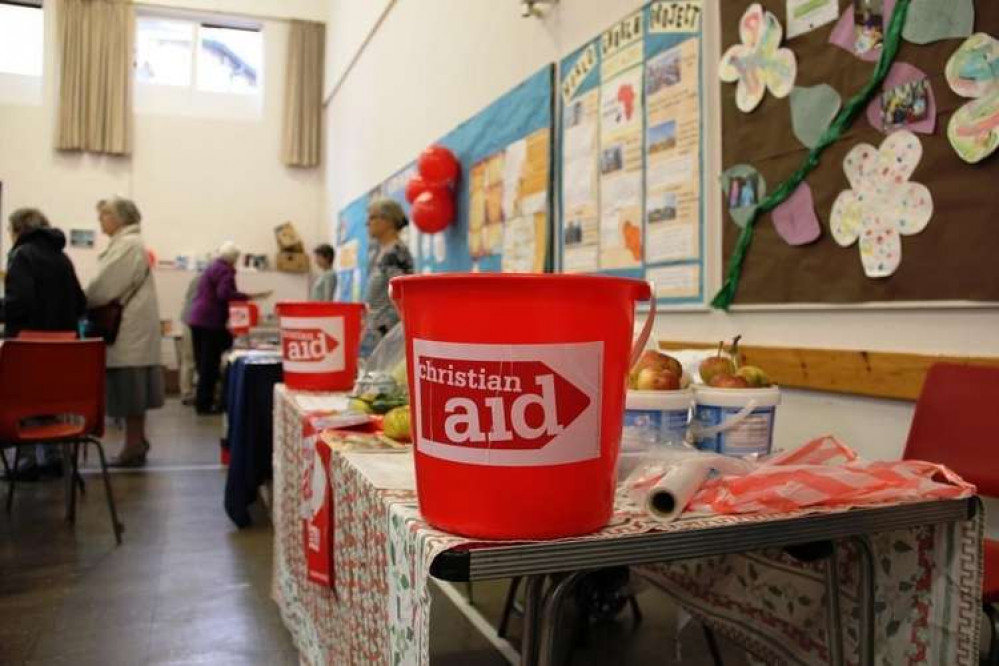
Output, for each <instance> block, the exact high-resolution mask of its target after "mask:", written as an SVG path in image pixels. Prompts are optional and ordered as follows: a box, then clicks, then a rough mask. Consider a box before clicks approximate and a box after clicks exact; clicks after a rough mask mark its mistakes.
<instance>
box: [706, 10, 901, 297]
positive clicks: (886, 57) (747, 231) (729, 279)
mask: <svg viewBox="0 0 999 666" xmlns="http://www.w3.org/2000/svg"><path fill="white" fill-rule="evenodd" d="M910 2H911V0H898V2H896V3H895V12H894V14H892V17H891V23H890V24H889V26H888V31H887V33H886V34H885V37H884V43H883V45H882V47H881V58H880V59H879V60H878V64H877V66H876V67H875V68H874V74H872V75H871V80H870V81H868V82H867V85H865V86H864V87H863V88H862V89H861V90H860V92H858V93H857V94H856V95H854V96H853V97H851V98H850V100H849V101H848V102H847V103H846V105H845V106H844V107H843V108H842V110H840V112H839V115H837V116H836V118H835V119H834V120H833V121H832V124H831V125H829V127H828V129H826V131H825V132H824V133H823V134H822V136H821V137H820V138H819V142H818V143H817V144H816V145H815V147H814V148H812V149H811V150H810V151H809V152H808V156H807V157H806V158H805V161H804V163H803V164H802V165H801V166H800V167H798V169H797V171H795V172H794V173H793V174H791V177H790V178H788V179H787V180H785V181H784V182H783V183H781V184H780V185H778V186H777V187H776V188H774V191H773V192H771V193H770V194H769V195H768V196H767V198H766V199H764V200H763V201H761V202H760V205H759V206H758V207H757V209H756V212H755V213H754V214H753V216H752V217H751V218H750V219H749V222H748V223H747V224H746V226H745V227H744V228H743V230H742V233H741V234H739V240H738V242H737V243H736V245H735V250H734V251H733V252H732V256H730V257H729V260H728V268H727V269H726V271H725V283H724V284H723V285H722V288H721V289H720V290H719V291H718V293H717V294H715V297H714V298H713V299H711V307H713V308H717V309H719V310H728V309H729V307H730V306H731V305H732V301H734V300H735V295H736V292H738V290H739V278H740V276H741V275H742V264H743V263H744V262H745V260H746V252H747V251H748V250H749V244H750V243H751V242H752V240H753V228H754V227H755V226H756V222H757V220H759V219H760V215H761V214H763V213H768V212H770V211H771V210H773V209H774V208H776V207H777V206H779V205H780V204H782V203H784V201H785V200H786V199H787V198H788V197H789V196H791V194H792V193H793V192H794V190H795V189H796V188H797V187H798V185H800V184H801V182H802V181H803V180H805V178H806V177H807V176H808V174H810V173H811V172H812V171H813V170H814V169H815V167H817V166H818V165H819V158H820V157H821V156H822V153H823V152H824V151H825V149H826V148H828V147H829V146H830V145H832V144H833V143H835V142H836V141H838V140H839V139H840V138H841V137H842V136H843V132H844V131H846V129H847V128H848V127H849V126H850V125H851V124H852V123H853V121H854V120H855V119H856V118H857V116H858V115H860V113H861V112H862V111H863V110H864V109H866V108H867V104H868V102H870V100H871V97H873V96H874V94H875V92H877V90H878V88H879V87H880V86H881V83H882V82H883V81H884V79H885V77H886V76H888V70H889V69H891V64H892V63H893V62H894V61H895V56H896V54H897V53H898V47H899V43H900V42H901V37H902V27H903V26H904V25H905V15H906V13H907V12H908V10H909V3H910Z"/></svg>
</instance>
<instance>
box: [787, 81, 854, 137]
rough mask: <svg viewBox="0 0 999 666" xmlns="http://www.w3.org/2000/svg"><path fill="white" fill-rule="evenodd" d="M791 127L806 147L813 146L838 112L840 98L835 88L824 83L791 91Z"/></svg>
mask: <svg viewBox="0 0 999 666" xmlns="http://www.w3.org/2000/svg"><path fill="white" fill-rule="evenodd" d="M790 102H791V129H792V130H793V131H794V136H795V138H797V139H798V141H800V142H801V144H802V145H803V146H805V147H806V148H814V147H815V146H816V145H817V144H818V142H819V138H820V137H821V136H822V134H823V133H824V132H825V131H826V130H827V129H828V128H829V125H830V124H831V123H832V121H833V118H835V117H836V114H837V113H839V108H840V105H841V104H842V100H841V99H840V96H839V93H838V92H836V89H835V88H833V87H832V86H830V85H827V84H825V83H820V84H819V85H817V86H811V87H807V88H803V87H798V86H795V88H794V90H792V91H791V99H790Z"/></svg>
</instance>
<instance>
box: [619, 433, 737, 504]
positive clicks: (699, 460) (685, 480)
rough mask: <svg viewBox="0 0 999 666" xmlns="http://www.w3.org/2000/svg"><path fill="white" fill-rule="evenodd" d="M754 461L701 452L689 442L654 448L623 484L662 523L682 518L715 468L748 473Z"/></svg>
mask: <svg viewBox="0 0 999 666" xmlns="http://www.w3.org/2000/svg"><path fill="white" fill-rule="evenodd" d="M752 469H753V464H752V463H751V462H750V461H748V460H744V459H741V458H734V457H731V456H723V455H720V454H718V453H709V452H706V451H698V450H697V449H695V448H693V447H690V446H686V445H679V444H678V445H667V446H654V447H651V448H650V449H649V450H648V451H647V452H646V453H645V454H644V455H643V456H642V459H641V461H640V462H639V463H638V465H637V466H636V467H635V468H634V469H633V470H632V471H631V473H630V474H628V476H627V477H626V478H625V480H624V482H623V483H622V487H623V488H624V490H625V492H627V494H628V497H629V499H631V501H633V502H634V503H635V504H637V505H639V506H641V507H644V508H645V511H646V512H647V513H648V514H649V515H650V516H652V517H653V518H656V519H657V520H661V521H663V522H671V521H673V520H676V519H677V518H679V517H680V515H681V514H682V513H683V511H684V509H685V508H686V506H687V504H688V503H689V502H690V500H691V498H693V497H694V495H695V494H696V493H697V491H698V490H699V489H700V488H701V486H702V485H703V484H704V483H705V482H706V481H707V479H708V477H709V476H710V475H711V473H712V472H713V471H715V470H717V471H719V472H721V473H723V474H746V473H748V472H750V471H751V470H752Z"/></svg>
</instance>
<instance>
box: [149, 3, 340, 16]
mask: <svg viewBox="0 0 999 666" xmlns="http://www.w3.org/2000/svg"><path fill="white" fill-rule="evenodd" d="M137 4H139V5H140V6H158V7H172V8H176V9H193V10H197V11H203V12H217V13H221V14H236V15H243V16H254V17H257V18H278V19H286V18H288V19H302V20H306V21H325V20H326V16H327V13H328V10H327V7H326V0H144V1H143V2H141V3H137Z"/></svg>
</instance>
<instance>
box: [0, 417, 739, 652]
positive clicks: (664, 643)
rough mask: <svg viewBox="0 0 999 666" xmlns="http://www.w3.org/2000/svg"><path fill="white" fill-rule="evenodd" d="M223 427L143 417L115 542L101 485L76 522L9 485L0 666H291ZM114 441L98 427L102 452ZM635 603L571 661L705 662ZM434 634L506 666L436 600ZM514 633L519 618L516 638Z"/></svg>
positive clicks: (0, 541)
mask: <svg viewBox="0 0 999 666" xmlns="http://www.w3.org/2000/svg"><path fill="white" fill-rule="evenodd" d="M219 427H220V426H219V422H218V420H217V419H213V418H205V417H196V416H194V415H193V413H191V412H190V411H189V410H187V409H184V408H182V407H180V405H179V404H177V403H175V402H171V403H170V404H168V406H167V407H166V408H165V409H163V410H160V411H157V412H154V413H152V416H151V418H150V437H149V439H150V441H151V443H152V446H153V449H152V453H151V458H150V466H149V467H148V468H147V469H146V470H145V471H143V472H139V473H119V474H115V475H114V478H113V482H114V491H115V494H116V498H117V500H118V507H119V511H120V512H121V516H122V520H123V522H124V523H125V525H126V532H125V535H124V539H125V541H124V545H122V546H120V547H117V548H116V547H115V546H114V541H113V537H112V534H111V529H110V525H109V521H108V517H107V512H106V509H105V505H104V502H103V495H102V489H101V488H100V487H99V485H98V480H99V479H98V477H95V476H91V475H87V476H86V479H87V482H88V483H87V496H86V498H85V499H84V500H83V501H82V503H81V506H80V509H79V515H78V519H77V524H76V526H75V528H72V527H69V526H67V525H66V523H65V522H64V520H63V515H64V514H63V502H62V497H63V495H62V485H61V484H60V483H55V482H46V483H34V484H23V485H19V486H18V492H17V497H16V500H15V504H14V511H13V513H12V515H10V516H5V515H3V514H2V513H0V665H3V666H8V665H15V664H47V665H57V664H73V665H74V666H90V665H100V666H116V665H122V666H141V665H144V664H150V665H151V664H174V665H177V666H180V665H195V664H204V665H211V666H230V665H232V666H237V665H239V666H243V665H254V666H255V665H261V666H271V665H275V666H281V665H283V664H297V663H298V657H297V654H296V652H295V649H294V646H293V645H292V643H291V639H290V637H289V635H288V633H287V632H286V631H285V629H284V627H283V626H282V624H281V620H280V617H279V616H278V613H277V610H276V608H275V606H274V604H273V602H271V600H270V598H269V589H270V571H271V536H272V532H271V529H270V526H269V525H268V524H267V522H266V520H265V519H263V518H262V517H261V519H259V520H258V521H257V526H255V527H253V528H250V529H247V530H242V531H240V530H237V529H235V527H234V526H233V525H232V524H231V523H230V522H229V520H228V519H227V518H226V516H225V513H224V512H223V510H222V490H223V487H224V483H225V477H224V471H223V470H222V469H221V468H220V467H218V433H219ZM119 437H120V435H119V433H116V432H115V431H114V430H113V429H111V431H110V432H109V433H108V437H107V438H106V440H105V441H106V444H107V447H108V449H109V453H111V454H113V453H115V452H116V451H117V448H118V446H119V441H120V440H119ZM0 490H2V491H6V484H4V483H0ZM462 591H463V592H464V590H462ZM505 591H506V583H505V582H496V583H492V584H477V585H476V586H475V587H474V589H473V599H474V604H475V607H476V608H478V609H479V610H480V611H481V612H482V614H483V615H484V616H485V617H486V618H487V619H488V620H489V621H490V622H491V623H495V621H496V618H497V617H498V615H499V609H500V606H501V602H502V598H503V595H504V593H505ZM639 599H640V602H641V606H642V610H643V611H644V614H645V621H644V622H643V623H642V624H641V625H639V626H637V627H636V626H634V625H633V624H632V622H631V619H630V616H629V615H628V614H627V613H625V614H623V615H622V616H621V617H620V618H619V619H618V621H616V622H609V623H604V624H600V625H596V626H594V627H593V628H592V629H591V631H590V635H589V639H588V640H587V641H586V643H585V645H576V646H572V647H571V648H569V651H570V652H571V655H570V658H571V663H572V664H575V665H580V666H589V665H591V664H592V665H596V664H608V663H614V664H615V666H627V665H629V664H659V665H666V664H681V663H682V664H685V665H690V666H702V665H704V666H707V665H708V664H710V663H711V660H710V658H709V657H708V656H707V651H706V647H705V643H704V639H703V636H702V634H701V630H700V628H699V627H698V626H697V625H696V623H691V624H688V625H687V626H686V627H685V628H684V629H683V630H682V631H681V632H680V634H679V642H678V641H677V640H676V638H674V637H675V636H676V629H675V627H676V611H675V609H674V608H673V606H672V605H671V604H670V603H668V601H667V600H666V599H664V597H663V596H662V595H660V594H658V593H656V592H655V591H654V590H648V589H646V590H644V591H642V592H641V594H640V595H639ZM431 626H432V627H434V631H433V635H432V642H431V654H432V662H433V664H435V666H436V665H438V664H440V665H446V666H479V665H482V666H486V665H496V666H502V665H503V664H506V663H507V661H506V660H505V659H504V658H503V657H502V656H501V654H500V653H499V652H497V651H496V649H494V648H493V646H492V645H491V644H490V643H489V642H488V641H486V640H485V639H484V638H482V636H481V635H480V634H479V632H478V631H477V630H476V629H475V628H474V627H473V626H472V624H470V623H469V621H468V620H467V619H466V618H465V616H464V615H463V614H462V613H461V612H459V610H458V609H457V607H456V606H455V605H454V604H452V603H451V602H450V601H449V600H448V599H447V598H445V597H444V596H443V595H441V594H437V595H435V603H434V605H433V618H432V623H431ZM519 631H520V626H519V623H518V622H517V621H516V620H515V621H514V622H513V623H512V626H511V634H513V635H514V640H516V635H517V634H518V633H519ZM722 647H723V652H724V654H725V663H726V664H727V665H728V666H742V665H744V664H745V663H746V660H745V657H744V656H743V655H742V654H741V653H740V652H739V650H738V649H736V648H734V647H733V646H731V645H726V644H723V645H722ZM567 663H569V662H568V661H567Z"/></svg>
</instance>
